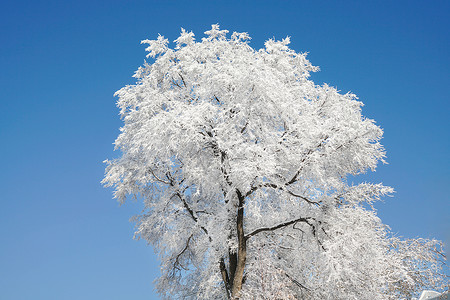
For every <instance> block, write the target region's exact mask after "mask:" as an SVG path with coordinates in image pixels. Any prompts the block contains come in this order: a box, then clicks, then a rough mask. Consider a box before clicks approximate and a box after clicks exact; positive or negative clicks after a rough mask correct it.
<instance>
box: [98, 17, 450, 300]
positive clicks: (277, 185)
mask: <svg viewBox="0 0 450 300" xmlns="http://www.w3.org/2000/svg"><path fill="white" fill-rule="evenodd" d="M205 34H206V37H205V38H202V39H201V41H200V42H197V41H196V40H195V39H194V34H193V33H192V32H187V31H186V30H185V29H181V34H180V37H178V38H177V39H176V40H175V49H170V48H169V47H168V40H167V39H166V38H164V37H163V36H158V38H157V39H156V40H144V41H142V43H144V44H148V47H147V48H146V51H148V52H149V53H148V55H147V57H153V58H154V62H153V63H152V64H150V63H146V64H145V65H143V66H142V67H141V68H139V70H138V71H137V72H136V73H135V77H136V78H137V83H136V84H135V85H131V86H126V87H124V88H122V89H121V90H119V91H118V92H117V93H116V95H117V96H118V98H119V99H118V102H117V106H118V108H119V110H120V115H121V117H122V119H123V122H124V125H123V127H122V128H121V133H120V135H119V136H118V138H117V140H116V141H115V147H116V149H119V150H120V151H121V152H122V156H121V157H120V158H118V159H116V160H110V161H107V162H106V163H107V167H106V175H105V178H104V180H103V184H104V185H105V186H110V187H114V189H115V191H114V196H115V197H116V198H117V199H118V200H119V201H121V202H124V201H125V200H126V198H127V197H140V198H142V199H143V200H144V203H145V207H146V209H145V211H144V212H143V213H142V215H140V216H138V217H136V218H135V220H136V222H137V231H136V237H138V238H142V239H145V240H146V241H148V242H149V243H150V244H151V245H152V246H153V247H154V249H155V250H156V251H157V253H158V254H159V258H160V261H161V276H160V278H159V279H158V281H157V289H158V291H159V293H160V294H161V295H162V296H163V297H166V298H171V299H172V298H182V299H227V298H228V299H231V298H233V297H234V299H237V298H238V297H240V299H399V298H405V297H411V296H412V295H414V294H416V293H417V292H418V291H419V290H422V289H424V288H431V289H439V288H441V287H442V286H444V285H445V284H446V282H445V280H446V278H445V277H444V276H443V275H442V273H441V269H440V264H439V263H440V261H441V254H442V253H443V251H442V249H441V243H440V242H438V241H434V240H431V241H429V240H422V239H416V240H402V239H400V238H398V237H395V236H393V235H392V234H391V233H390V232H389V228H388V227H387V226H386V225H384V224H383V223H382V222H381V220H380V219H379V218H378V217H377V215H376V212H375V210H374V209H371V207H372V204H373V203H374V202H375V201H378V200H380V199H381V198H382V197H384V196H389V195H390V194H392V193H393V189H392V188H390V187H386V186H383V185H382V184H371V183H362V184H359V185H355V186H352V185H349V184H348V182H347V180H346V178H347V176H348V175H349V174H351V175H357V174H361V173H364V172H366V171H368V170H375V169H376V167H377V165H378V163H379V162H384V159H385V151H384V148H383V146H382V145H381V144H380V140H381V138H382V135H383V131H382V129H381V128H380V127H378V126H377V125H376V124H375V122H374V121H373V120H370V119H367V118H365V117H364V116H363V115H362V114H361V107H362V105H363V104H362V102H360V101H358V99H357V97H356V96H355V95H353V94H351V93H341V92H339V91H338V90H337V89H336V88H333V87H331V86H329V85H327V84H324V85H321V86H320V85H316V84H315V83H314V82H313V81H311V80H310V79H309V77H310V73H311V72H315V71H317V70H318V67H315V66H313V65H312V64H311V63H310V62H309V61H308V59H307V58H306V54H305V53H297V52H295V51H294V50H292V49H290V48H289V44H290V38H289V37H288V38H285V39H283V40H281V41H277V40H275V39H270V40H268V41H267V42H266V43H265V48H264V49H260V50H254V49H253V48H251V47H250V46H249V44H248V41H249V40H250V36H249V35H248V34H247V33H236V32H235V33H233V34H232V35H231V37H230V38H227V34H228V31H227V30H220V28H219V25H212V28H211V30H208V31H206V32H205Z"/></svg>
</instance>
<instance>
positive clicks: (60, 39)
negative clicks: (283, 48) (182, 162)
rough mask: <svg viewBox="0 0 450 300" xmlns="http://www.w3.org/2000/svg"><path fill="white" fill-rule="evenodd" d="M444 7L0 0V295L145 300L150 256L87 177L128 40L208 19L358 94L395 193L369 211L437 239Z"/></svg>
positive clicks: (445, 150)
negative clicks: (272, 44) (281, 44)
mask: <svg viewBox="0 0 450 300" xmlns="http://www.w3.org/2000/svg"><path fill="white" fill-rule="evenodd" d="M449 13H450V2H449V1H328V2H327V1H311V0H308V1H112V0H110V1H95V0H90V1H84V0H79V1H9V0H7V1H3V2H2V4H1V5H0V41H1V42H0V43H1V46H0V67H1V72H0V93H1V96H0V99H1V100H0V101H1V111H2V117H1V119H0V143H1V144H0V145H1V147H0V159H1V170H2V171H1V173H0V188H1V194H0V195H1V196H0V201H1V208H0V237H1V240H0V299H8V300H9V299H14V300H15V299H20V300H22V299H23V300H25V299H26V300H28V299H33V300H40V299H45V300H51V299H58V300H59V299H61V300H65V299H69V300H70V299H108V300H114V299H118V300H119V299H135V300H137V299H158V297H157V295H156V294H155V293H154V292H153V286H152V280H153V279H154V278H155V277H156V276H157V274H158V272H159V267H158V262H157V258H156V257H155V255H154V254H153V251H152V249H151V248H150V247H147V246H146V244H145V242H143V241H134V240H132V236H133V224H131V223H129V221H128V219H129V218H130V217H131V216H132V215H134V214H137V213H139V212H140V210H141V206H140V204H138V203H133V202H129V203H128V204H126V205H124V206H122V207H119V206H118V204H117V203H116V202H115V200H113V199H112V191H111V190H110V189H104V188H102V187H101V185H100V180H101V179H102V177H103V172H104V165H103V164H102V161H103V160H104V159H106V158H113V157H116V156H118V155H119V154H118V153H114V152H113V151H112V150H113V146H112V142H113V141H114V139H115V137H116V136H117V134H118V133H119V127H120V126H121V121H120V120H119V117H118V110H117V109H116V107H115V101H116V99H115V98H114V97H113V93H114V92H115V91H116V90H118V89H120V88H121V87H122V86H124V85H126V84H131V83H133V80H132V78H131V75H132V74H133V72H134V70H135V69H137V67H138V66H139V65H141V64H142V63H143V61H144V57H145V52H144V46H141V45H140V44H139V42H140V40H142V39H146V38H150V39H152V38H155V37H156V36H157V34H158V33H161V34H163V35H165V36H167V37H168V38H169V39H170V40H174V39H175V38H176V37H177V36H178V33H179V31H180V27H184V28H186V29H187V30H193V31H194V32H195V33H196V35H197V37H201V35H202V33H203V32H204V31H205V30H207V29H209V28H210V25H211V24H213V23H219V24H220V25H221V27H222V28H224V29H228V30H230V31H246V32H248V33H249V34H250V35H251V36H252V38H253V40H252V45H253V46H254V47H257V48H260V47H261V46H262V45H263V43H264V41H265V40H266V39H267V38H271V37H276V38H284V37H285V36H287V35H289V36H291V37H292V44H291V46H292V48H294V49H295V50H297V51H301V52H309V53H310V55H309V59H310V60H311V62H312V63H313V64H314V65H318V66H320V67H321V72H319V73H317V74H314V75H313V77H312V78H313V80H314V81H316V83H321V82H327V83H329V84H330V85H332V86H337V87H338V88H339V89H340V90H341V91H343V92H347V91H352V92H354V93H356V94H357V95H358V96H359V97H360V99H361V100H362V101H363V102H364V103H365V105H366V106H365V107H364V110H363V112H364V114H365V115H366V116H368V117H370V118H373V119H375V120H376V121H377V123H378V124H379V125H380V126H381V127H382V128H384V130H385V135H384V136H385V138H384V139H383V144H384V145H385V147H386V149H387V155H388V162H389V165H383V166H380V167H379V169H378V171H377V172H376V173H374V174H370V175H368V176H367V179H368V180H371V181H374V182H379V181H382V182H383V183H384V184H386V185H390V186H393V187H394V188H395V189H396V191H397V193H396V194H395V197H394V198H388V199H386V202H385V203H379V204H378V205H377V208H378V209H379V215H380V216H381V218H382V219H383V220H384V222H385V223H387V224H389V225H390V226H391V228H392V230H393V231H394V232H396V233H398V234H399V235H402V236H405V237H417V236H421V237H428V238H433V237H434V238H438V239H441V240H447V241H450V202H449V200H450V199H449V191H448V189H449V187H450V174H449V173H450V172H449V171H450V165H449V154H450V151H449V150H450V145H449V142H450V138H449V130H450V126H449V113H450V110H449V100H450V92H449V91H450V74H449V70H450V64H449V63H450V55H449V54H450V47H449V46H450V43H449V42H450V18H449V17H448V15H449Z"/></svg>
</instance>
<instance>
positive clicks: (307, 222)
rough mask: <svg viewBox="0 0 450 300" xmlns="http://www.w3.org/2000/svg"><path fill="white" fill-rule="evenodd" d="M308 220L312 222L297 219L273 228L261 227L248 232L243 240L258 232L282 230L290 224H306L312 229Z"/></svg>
mask: <svg viewBox="0 0 450 300" xmlns="http://www.w3.org/2000/svg"><path fill="white" fill-rule="evenodd" d="M310 220H312V218H298V219H295V220H291V221H287V222H284V223H281V224H278V225H275V226H272V227H263V228H259V229H256V230H254V231H252V232H250V233H249V234H247V235H246V236H245V238H246V239H249V238H251V237H252V236H254V235H256V234H258V233H260V232H264V231H275V230H277V229H280V228H283V227H286V226H289V225H292V224H296V223H298V222H303V223H306V224H308V225H310V226H312V227H314V224H312V223H311V222H310Z"/></svg>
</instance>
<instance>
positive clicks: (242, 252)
mask: <svg viewBox="0 0 450 300" xmlns="http://www.w3.org/2000/svg"><path fill="white" fill-rule="evenodd" d="M236 192H237V195H238V199H239V206H238V213H237V219H236V225H237V235H238V243H239V244H238V251H237V263H236V271H235V272H234V276H233V279H232V280H233V282H232V288H231V297H232V299H239V293H240V291H241V289H242V282H243V279H244V269H245V263H246V261H247V240H246V238H245V236H244V197H243V196H242V194H241V193H240V191H239V190H237V191H236Z"/></svg>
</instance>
